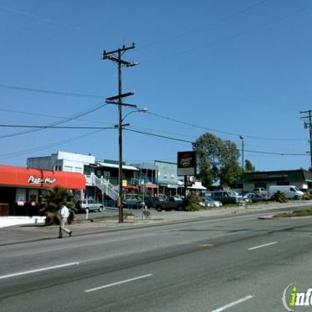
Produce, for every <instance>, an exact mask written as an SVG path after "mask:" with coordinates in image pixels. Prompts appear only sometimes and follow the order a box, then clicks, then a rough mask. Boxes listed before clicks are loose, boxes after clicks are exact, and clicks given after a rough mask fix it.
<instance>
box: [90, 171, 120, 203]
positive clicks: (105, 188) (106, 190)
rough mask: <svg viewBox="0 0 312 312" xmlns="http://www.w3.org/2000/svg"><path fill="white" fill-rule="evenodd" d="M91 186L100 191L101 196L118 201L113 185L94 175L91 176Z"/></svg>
mask: <svg viewBox="0 0 312 312" xmlns="http://www.w3.org/2000/svg"><path fill="white" fill-rule="evenodd" d="M91 181H92V184H93V185H95V186H96V187H97V188H98V189H100V190H101V191H102V194H105V195H107V196H109V197H110V198H111V199H112V200H115V201H116V200H117V199H118V192H117V191H116V190H115V187H114V185H113V184H111V183H109V182H108V181H107V180H106V179H104V178H103V177H101V178H98V177H97V176H96V175H94V174H92V175H91Z"/></svg>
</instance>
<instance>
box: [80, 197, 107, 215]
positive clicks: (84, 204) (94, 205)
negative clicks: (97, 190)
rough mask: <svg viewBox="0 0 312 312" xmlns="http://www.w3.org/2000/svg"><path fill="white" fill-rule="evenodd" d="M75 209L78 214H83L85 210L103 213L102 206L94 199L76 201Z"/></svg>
mask: <svg viewBox="0 0 312 312" xmlns="http://www.w3.org/2000/svg"><path fill="white" fill-rule="evenodd" d="M76 208H77V209H78V211H80V212H85V211H86V210H87V209H88V210H89V211H103V210H104V206H103V204H102V203H100V202H98V201H96V200H94V199H83V200H78V202H77V204H76Z"/></svg>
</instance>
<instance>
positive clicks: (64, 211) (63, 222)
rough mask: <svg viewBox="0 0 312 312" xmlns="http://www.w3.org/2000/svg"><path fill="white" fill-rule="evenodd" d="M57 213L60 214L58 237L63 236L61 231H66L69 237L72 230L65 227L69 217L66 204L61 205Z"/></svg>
mask: <svg viewBox="0 0 312 312" xmlns="http://www.w3.org/2000/svg"><path fill="white" fill-rule="evenodd" d="M59 215H60V219H61V220H60V228H59V238H63V232H66V233H67V234H68V235H69V237H71V236H72V231H71V230H69V229H67V228H66V227H65V225H66V223H67V219H68V217H69V209H68V208H67V206H66V205H64V204H63V205H62V208H61V210H60V211H59Z"/></svg>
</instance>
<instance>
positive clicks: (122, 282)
mask: <svg viewBox="0 0 312 312" xmlns="http://www.w3.org/2000/svg"><path fill="white" fill-rule="evenodd" d="M152 275H153V274H146V275H141V276H137V277H134V278H129V279H126V280H123V281H119V282H116V283H112V284H107V285H103V286H99V287H96V288H91V289H87V290H85V293H89V292H93V291H97V290H101V289H104V288H109V287H113V286H117V285H121V284H125V283H129V282H133V281H137V280H139V279H143V278H147V277H151V276H152Z"/></svg>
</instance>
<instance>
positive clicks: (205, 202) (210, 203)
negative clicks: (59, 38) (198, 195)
mask: <svg viewBox="0 0 312 312" xmlns="http://www.w3.org/2000/svg"><path fill="white" fill-rule="evenodd" d="M199 204H200V205H201V206H203V207H222V206H223V204H222V202H220V201H219V200H214V199H212V198H210V197H204V198H203V199H202V201H201V202H200V203H199Z"/></svg>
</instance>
